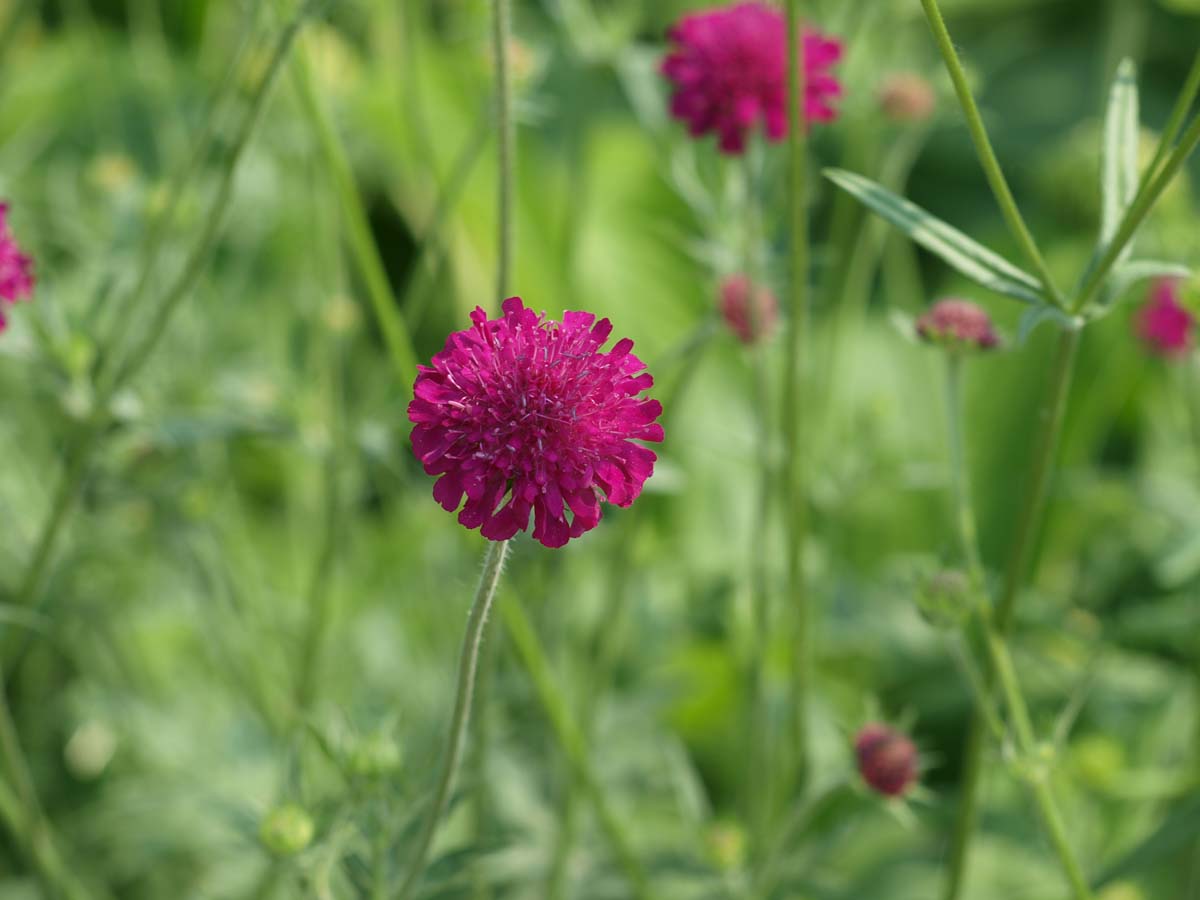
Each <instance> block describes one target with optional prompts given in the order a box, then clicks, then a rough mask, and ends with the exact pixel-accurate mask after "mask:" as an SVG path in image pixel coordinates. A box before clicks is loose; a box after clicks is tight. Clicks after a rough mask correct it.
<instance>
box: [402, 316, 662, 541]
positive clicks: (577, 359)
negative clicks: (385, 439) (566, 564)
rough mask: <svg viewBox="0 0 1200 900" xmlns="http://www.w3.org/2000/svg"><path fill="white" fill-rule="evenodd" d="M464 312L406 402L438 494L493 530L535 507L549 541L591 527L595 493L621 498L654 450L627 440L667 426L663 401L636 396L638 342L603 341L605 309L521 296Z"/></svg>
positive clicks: (653, 436) (642, 386)
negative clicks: (535, 304) (560, 308)
mask: <svg viewBox="0 0 1200 900" xmlns="http://www.w3.org/2000/svg"><path fill="white" fill-rule="evenodd" d="M471 322H472V323H473V324H472V326H471V327H470V328H468V329H467V330H465V331H457V332H455V333H453V334H451V335H450V337H449V338H447V339H446V346H445V347H444V348H443V349H442V351H441V352H440V353H438V354H436V355H435V356H434V357H433V363H432V365H429V366H420V367H419V374H418V375H417V381H416V385H415V388H414V394H415V396H414V399H413V401H412V403H410V404H409V406H408V417H409V419H411V420H412V421H413V422H415V423H416V427H414V428H413V431H412V443H413V450H414V451H415V452H416V455H417V458H418V459H420V460H421V463H422V464H423V465H424V467H425V471H426V473H428V474H429V475H439V476H441V477H440V478H438V481H437V484H435V485H434V488H433V496H434V499H436V500H437V501H438V502H439V503H441V504H442V506H443V507H444V508H445V509H446V510H447V511H448V512H453V511H454V510H456V509H458V506H459V503H461V502H462V499H463V496H464V495H465V496H466V498H467V502H466V505H464V506H463V508H462V510H461V511H460V512H459V514H458V521H459V522H460V523H461V524H463V525H465V526H466V527H467V528H479V529H480V531H481V532H482V534H483V536H484V537H486V538H488V539H490V540H493V541H504V540H508V539H509V538H511V537H512V536H513V535H515V534H516V533H517V532H518V531H523V530H525V529H526V528H527V527H528V526H529V515H530V513H533V517H534V527H533V537H534V538H535V539H536V540H539V541H541V542H542V543H543V544H545V545H546V546H547V547H561V546H562V545H563V544H565V543H566V542H567V541H568V540H569V539H570V538H573V537H579V535H581V534H583V533H584V532H585V531H589V530H591V529H592V528H595V527H596V524H597V523H598V522H599V521H600V493H601V492H603V494H604V495H605V497H606V498H607V500H608V502H609V503H614V504H616V505H617V506H629V504H631V503H632V502H633V501H634V500H636V499H637V497H638V495H639V494H641V492H642V485H643V484H645V481H646V479H647V478H649V477H650V474H651V472H653V471H654V461H655V460H656V459H657V457H656V456H655V454H654V453H653V452H652V451H650V450H648V449H647V448H645V447H642V446H640V445H639V444H635V443H634V441H635V440H641V441H661V440H662V439H663V429H662V426H661V425H659V424H657V422H656V421H655V420H656V419H657V418H658V417H659V416H660V415H661V414H662V404H660V403H659V402H658V401H657V400H649V399H646V398H642V397H639V396H638V395H639V394H641V393H642V392H643V391H645V390H647V389H648V388H649V387H650V386H651V385H652V384H653V383H654V379H653V378H651V377H650V375H649V374H648V373H647V372H645V371H644V369H645V368H646V367H645V365H644V364H643V363H642V361H641V360H640V359H638V358H637V357H636V356H634V355H633V354H632V353H631V352H630V350H632V349H633V341H631V340H629V339H628V338H625V339H624V340H621V341H618V342H617V343H616V345H615V346H614V347H613V348H612V349H611V350H608V351H603V352H602V351H601V350H600V348H601V346H603V344H604V343H605V341H607V340H608V336H609V334H610V333H611V332H612V324H611V323H610V322H609V321H608V319H601V320H600V321H599V322H597V321H596V317H595V316H594V315H592V314H591V313H586V312H567V313H564V314H563V321H562V322H556V321H553V320H551V319H547V318H546V317H545V315H538V314H537V313H535V312H534V311H533V310H531V309H526V308H525V306H524V304H523V303H522V302H521V298H520V297H510V298H509V299H507V300H505V301H504V314H503V315H502V316H501V317H500V318H498V319H489V318H488V317H487V313H485V312H484V311H483V310H482V309H479V308H476V309H475V311H474V312H473V313H471ZM506 501H507V502H506ZM568 512H569V513H570V515H571V519H570V521H568V518H567V514H568Z"/></svg>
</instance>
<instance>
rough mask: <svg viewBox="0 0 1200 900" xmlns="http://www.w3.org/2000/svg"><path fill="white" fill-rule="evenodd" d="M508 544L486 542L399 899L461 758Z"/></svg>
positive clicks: (426, 847)
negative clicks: (438, 758) (433, 778)
mask: <svg viewBox="0 0 1200 900" xmlns="http://www.w3.org/2000/svg"><path fill="white" fill-rule="evenodd" d="M508 545H509V542H508V541H489V542H488V548H487V554H486V556H484V560H483V574H482V575H481V576H480V579H479V587H478V589H477V590H476V591H475V600H474V602H473V603H472V604H471V612H470V615H469V616H468V618H467V631H466V634H465V635H464V636H463V645H462V652H461V653H460V654H459V658H458V682H457V688H456V690H455V694H454V713H453V714H452V715H451V717H450V733H449V737H448V738H447V742H446V753H445V755H444V756H443V757H442V770H441V774H440V775H439V776H438V782H437V787H436V788H434V792H433V801H432V803H431V805H430V807H429V813H428V815H427V816H426V818H425V825H424V827H423V828H422V829H421V835H420V837H419V838H418V839H417V849H416V851H415V852H414V853H413V856H412V859H411V860H410V862H409V864H408V874H407V875H405V877H404V881H403V882H402V883H401V885H400V890H399V892H398V894H397V896H398V897H399V898H400V900H407V898H408V897H410V896H412V895H413V892H414V889H415V888H416V885H417V882H418V881H419V880H420V877H421V875H422V874H423V873H424V871H425V865H426V863H427V862H428V860H429V851H430V850H431V849H432V848H433V839H434V837H435V836H436V834H437V829H438V825H440V824H441V821H442V816H443V815H444V814H445V812H446V805H447V803H448V802H449V800H450V788H451V786H452V785H453V783H454V775H455V773H456V772H457V771H458V763H459V761H460V760H461V759H462V753H463V743H464V741H465V738H466V734H467V724H468V722H469V721H470V718H471V700H472V697H473V695H474V691H475V670H476V667H477V665H478V662H479V648H480V645H481V644H482V643H483V637H484V630H485V628H486V627H487V617H488V611H489V610H490V609H491V607H492V600H493V599H494V598H495V596H496V586H497V585H498V584H499V583H500V572H501V570H502V569H503V567H504V560H505V557H506V556H507V555H508Z"/></svg>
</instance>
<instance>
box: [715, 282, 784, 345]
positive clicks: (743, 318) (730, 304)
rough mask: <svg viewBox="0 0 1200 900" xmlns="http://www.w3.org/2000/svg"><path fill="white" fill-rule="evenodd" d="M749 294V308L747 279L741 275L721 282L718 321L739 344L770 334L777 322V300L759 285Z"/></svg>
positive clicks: (769, 291)
mask: <svg viewBox="0 0 1200 900" xmlns="http://www.w3.org/2000/svg"><path fill="white" fill-rule="evenodd" d="M753 295H754V305H753V307H751V305H750V296H751V289H750V279H749V278H747V277H746V276H745V275H730V276H729V277H728V278H726V279H725V280H724V281H722V282H721V297H720V303H721V318H722V319H723V320H724V321H725V324H726V325H727V326H728V327H729V330H730V331H732V332H733V333H734V334H736V335H737V337H738V340H740V341H741V342H742V343H743V344H753V343H754V342H755V341H756V340H757V339H758V338H759V337H760V336H767V335H770V334H771V332H772V331H774V330H775V325H776V324H777V323H778V321H779V301H778V300H776V299H775V295H774V294H773V293H772V292H771V290H770V289H769V288H765V287H763V286H761V285H759V286H758V287H756V288H755V289H754V291H753Z"/></svg>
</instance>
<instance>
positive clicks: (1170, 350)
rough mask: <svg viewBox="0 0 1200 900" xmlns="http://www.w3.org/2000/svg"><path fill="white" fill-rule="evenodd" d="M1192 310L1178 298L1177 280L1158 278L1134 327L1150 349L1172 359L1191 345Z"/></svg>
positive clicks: (1187, 349)
mask: <svg viewBox="0 0 1200 900" xmlns="http://www.w3.org/2000/svg"><path fill="white" fill-rule="evenodd" d="M1193 322H1194V320H1193V318H1192V314H1191V313H1190V312H1188V310H1187V309H1186V308H1185V307H1184V306H1183V304H1182V303H1180V302H1179V282H1178V281H1176V280H1175V279H1173V278H1162V279H1159V280H1158V281H1156V282H1155V283H1154V285H1153V287H1151V288H1150V294H1149V296H1148V297H1147V298H1146V302H1145V304H1144V305H1143V306H1142V308H1141V309H1140V310H1138V313H1137V317H1136V319H1135V323H1134V324H1135V327H1136V330H1137V334H1138V337H1140V338H1141V339H1142V340H1143V341H1144V342H1145V344H1146V346H1147V347H1148V348H1149V349H1150V352H1152V353H1154V354H1155V355H1157V356H1161V357H1163V358H1164V359H1176V358H1178V357H1180V356H1182V355H1183V354H1185V353H1187V352H1188V351H1189V350H1190V349H1192V324H1193Z"/></svg>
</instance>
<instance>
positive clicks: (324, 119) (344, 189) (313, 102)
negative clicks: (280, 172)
mask: <svg viewBox="0 0 1200 900" xmlns="http://www.w3.org/2000/svg"><path fill="white" fill-rule="evenodd" d="M292 65H293V66H294V67H295V73H296V86H297V88H298V90H299V94H300V105H301V106H302V107H303V108H304V112H305V115H307V116H308V121H309V125H310V126H311V127H312V129H313V134H314V135H316V138H317V145H318V147H319V148H320V151H321V156H322V157H323V158H324V160H325V165H326V166H327V167H328V168H329V173H330V177H331V178H332V179H333V183H334V186H335V188H336V190H337V194H338V199H339V201H340V203H341V207H342V219H343V220H344V221H345V224H346V240H347V241H348V242H349V245H350V253H351V256H352V257H353V259H354V263H355V266H356V267H357V268H358V272H359V275H360V276H361V277H362V280H363V285H364V287H365V288H366V291H367V298H368V299H369V301H370V303H371V312H372V313H374V316H375V322H376V323H377V324H378V325H379V330H380V333H381V334H382V335H383V342H384V344H385V345H386V346H387V351H388V358H389V359H390V360H391V363H392V368H393V369H394V370H395V373H396V376H397V378H398V379H399V380H400V381H401V382H402V383H403V384H406V385H407V384H408V383H409V382H410V381H411V380H412V378H413V377H414V375H415V373H416V371H417V355H416V352H415V351H414V350H413V343H412V337H411V335H410V334H409V331H408V326H407V324H406V323H405V320H404V316H403V315H402V314H401V312H400V308H399V305H398V304H397V302H396V298H395V296H394V295H393V294H392V288H391V285H390V284H389V282H388V277H387V270H386V269H385V268H384V266H383V259H382V257H381V256H380V255H379V247H378V245H377V244H376V243H375V238H374V237H373V236H372V234H371V224H370V221H369V220H368V219H367V211H366V207H365V206H364V205H363V201H362V196H361V195H360V194H359V191H358V186H357V185H356V184H355V180H354V171H353V169H352V168H351V167H350V161H349V159H348V158H347V156H346V150H345V148H344V147H343V146H342V142H341V138H339V137H338V134H337V131H336V130H335V129H334V127H333V123H332V122H331V121H330V119H329V113H328V111H327V110H326V109H325V106H324V105H323V104H322V102H321V98H320V97H319V96H318V95H317V89H316V86H315V85H314V84H313V78H312V70H311V67H310V66H309V64H308V61H307V60H306V59H305V58H304V56H303V55H302V54H297V55H296V57H295V58H294V60H293V62H292Z"/></svg>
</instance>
